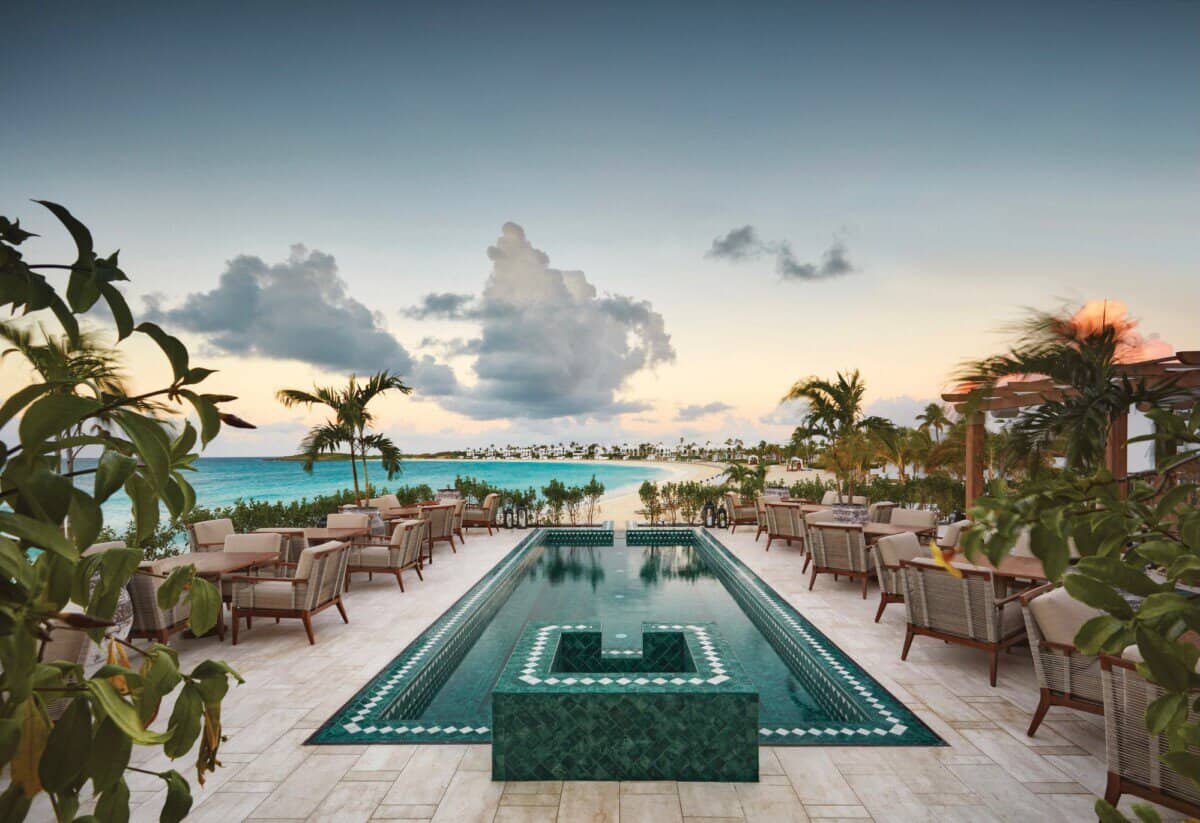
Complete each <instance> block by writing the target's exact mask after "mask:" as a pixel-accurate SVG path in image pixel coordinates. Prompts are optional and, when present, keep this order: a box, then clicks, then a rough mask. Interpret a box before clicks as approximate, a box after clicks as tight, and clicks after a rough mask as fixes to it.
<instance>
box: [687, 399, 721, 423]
mask: <svg viewBox="0 0 1200 823" xmlns="http://www.w3.org/2000/svg"><path fill="white" fill-rule="evenodd" d="M732 409H733V406H731V405H729V404H728V403H722V402H721V401H720V400H714V401H713V402H712V403H693V404H691V405H690V406H682V407H681V408H680V409H679V411H678V412H677V413H676V414H675V419H676V420H679V421H683V422H689V421H692V420H698V419H700V418H701V417H707V416H708V415H710V414H721V413H722V412H727V411H731V410H732Z"/></svg>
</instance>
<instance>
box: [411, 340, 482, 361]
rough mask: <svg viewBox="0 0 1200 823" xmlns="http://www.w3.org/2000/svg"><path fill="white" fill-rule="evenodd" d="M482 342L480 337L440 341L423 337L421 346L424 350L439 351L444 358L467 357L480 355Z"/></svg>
mask: <svg viewBox="0 0 1200 823" xmlns="http://www.w3.org/2000/svg"><path fill="white" fill-rule="evenodd" d="M480 342H481V341H480V340H479V338H478V337H473V338H470V339H464V338H462V337H451V338H449V339H446V340H440V339H438V338H436V337H423V338H421V342H420V344H419V348H422V349H437V350H438V351H439V352H441V355H442V357H444V358H447V359H448V358H451V357H467V356H471V355H476V354H479V344H480Z"/></svg>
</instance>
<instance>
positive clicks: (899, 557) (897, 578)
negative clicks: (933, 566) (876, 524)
mask: <svg viewBox="0 0 1200 823" xmlns="http://www.w3.org/2000/svg"><path fill="white" fill-rule="evenodd" d="M872 548H873V551H872V554H873V555H874V556H875V576H876V577H877V578H878V579H879V611H877V612H875V622H876V623H878V622H879V618H881V617H883V610H884V609H886V608H887V605H888V603H903V602H904V572H903V571H902V570H901V568H900V563H901V562H902V561H904V560H912V559H913V558H914V557H929V549H927V548H925V547H924V546H923V545H921V541H920V540H919V539H917V536H916V535H915V534H912V533H909V532H905V533H903V534H893V535H888V536H887V537H881V538H879V539H878V540H876V541H875V545H874V546H873V547H872Z"/></svg>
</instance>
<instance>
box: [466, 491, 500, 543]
mask: <svg viewBox="0 0 1200 823" xmlns="http://www.w3.org/2000/svg"><path fill="white" fill-rule="evenodd" d="M499 506H500V495H498V494H496V493H495V492H491V493H490V494H488V495H487V496H486V497H484V498H483V503H482V504H481V505H479V506H467V507H466V508H465V509H463V520H462V528H463V531H464V532H465V531H466V530H467V529H487V531H488V534H491V533H492V529H493V528H495V527H496V510H497V509H498V508H499Z"/></svg>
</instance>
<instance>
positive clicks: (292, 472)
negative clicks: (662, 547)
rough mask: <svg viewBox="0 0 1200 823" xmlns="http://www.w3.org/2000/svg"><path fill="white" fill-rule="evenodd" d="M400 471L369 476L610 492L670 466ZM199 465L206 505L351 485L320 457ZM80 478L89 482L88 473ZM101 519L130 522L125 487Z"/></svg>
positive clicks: (86, 463) (441, 463) (475, 463)
mask: <svg viewBox="0 0 1200 823" xmlns="http://www.w3.org/2000/svg"><path fill="white" fill-rule="evenodd" d="M403 465H404V473H403V474H401V475H400V476H399V477H397V478H396V479H395V480H392V481H389V480H388V479H387V477H386V476H385V475H384V473H383V472H382V471H381V470H380V469H379V467H378V465H377V464H376V465H371V466H370V469H369V470H370V472H371V481H372V483H374V484H376V485H377V486H391V487H395V486H398V485H408V486H415V485H417V484H419V483H427V484H428V485H429V486H431V487H432V488H434V489H438V488H443V487H446V486H453V485H454V478H455V476H458V475H461V476H463V477H474V478H476V479H478V480H486V481H487V482H489V483H492V484H495V485H498V486H502V487H506V488H521V489H524V488H528V487H529V486H533V487H535V488H537V489H541V488H542V486H545V485H546V484H547V483H549V482H550V480H551V479H554V478H557V479H558V480H561V481H562V482H563V483H565V484H567V485H568V486H570V485H576V484H583V483H586V482H587V481H588V480H590V479H591V477H592V475H595V476H596V478H597V479H598V480H599V481H600V482H601V483H603V484H604V485H605V487H606V489H607V491H608V492H609V493H611V492H616V491H625V490H632V489H633V488H635V487H636V486H638V485H640V484H641V482H642V481H643V480H659V479H661V478H662V477H664V476H665V475H666V474H667V473H668V472H666V471H665V470H663V469H661V468H658V467H655V466H648V465H646V464H645V463H640V462H635V461H628V462H626V461H620V462H600V463H583V462H580V461H572V460H563V461H550V460H534V461H518V460H409V461H405V463H404V464H403ZM94 466H95V460H81V461H80V468H84V469H86V468H92V467H94ZM196 468H197V469H198V471H196V472H194V473H192V474H191V475H190V476H189V480H190V481H191V483H192V485H193V486H194V487H195V489H196V500H197V501H198V503H199V505H201V506H205V507H215V506H227V505H229V504H231V503H233V502H234V501H235V500H237V499H238V498H246V499H250V498H253V499H256V500H265V501H268V502H275V501H278V500H298V499H299V498H301V497H312V496H314V495H318V494H330V493H333V492H336V491H338V490H340V489H346V488H350V487H351V485H352V483H351V477H350V464H349V463H344V462H338V463H318V464H317V465H315V466H314V467H313V471H312V474H309V473H307V472H305V471H304V470H303V469H301V468H300V464H299V463H294V462H291V461H282V460H270V459H267V458H263V457H204V458H201V459H199V460H197V461H196ZM84 480H85V481H86V482H88V483H90V482H91V478H90V477H85V478H84ZM104 522H105V523H106V524H108V525H110V526H113V527H115V528H117V529H118V530H120V529H123V528H124V527H125V526H126V525H127V524H128V523H129V500H128V498H127V497H125V494H124V492H119V493H117V494H115V495H113V496H112V497H111V498H109V500H108V501H107V502H106V503H105V504H104Z"/></svg>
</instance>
